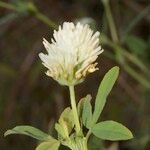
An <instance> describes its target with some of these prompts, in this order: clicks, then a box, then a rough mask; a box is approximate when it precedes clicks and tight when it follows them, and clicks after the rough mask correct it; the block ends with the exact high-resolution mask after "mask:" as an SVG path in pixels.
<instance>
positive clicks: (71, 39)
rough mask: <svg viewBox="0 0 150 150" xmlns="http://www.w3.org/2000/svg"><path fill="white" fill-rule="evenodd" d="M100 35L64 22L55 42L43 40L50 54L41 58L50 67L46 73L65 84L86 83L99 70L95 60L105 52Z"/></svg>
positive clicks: (41, 55) (55, 34) (82, 26)
mask: <svg viewBox="0 0 150 150" xmlns="http://www.w3.org/2000/svg"><path fill="white" fill-rule="evenodd" d="M99 35H100V33H99V32H98V31H97V32H96V33H93V31H92V30H91V29H90V28H89V26H88V25H87V24H86V25H82V24H80V23H77V24H76V25H75V24H73V23H72V22H64V23H63V26H62V27H61V26H59V29H58V31H56V30H54V33H53V38H52V39H51V43H49V42H48V41H47V40H46V39H43V44H44V47H45V48H46V50H47V54H43V53H40V54H39V57H40V58H41V60H42V61H43V65H44V66H45V67H46V68H48V71H47V72H46V74H47V75H48V76H50V77H52V78H53V79H55V80H56V81H58V82H59V83H60V84H62V85H67V86H69V85H76V84H78V83H80V82H82V81H83V80H84V79H85V77H86V76H87V74H89V73H92V72H94V71H96V70H98V68H97V67H96V65H97V63H96V62H95V61H96V59H97V57H98V55H99V54H101V53H102V52H103V50H102V49H101V46H100V44H99Z"/></svg>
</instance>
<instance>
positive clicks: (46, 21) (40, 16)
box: [35, 12, 58, 29]
mask: <svg viewBox="0 0 150 150" xmlns="http://www.w3.org/2000/svg"><path fill="white" fill-rule="evenodd" d="M35 17H36V18H37V19H38V20H40V21H41V22H43V23H44V24H47V25H48V26H50V27H52V28H53V29H57V28H58V26H57V25H56V24H55V23H54V22H53V21H52V20H50V19H49V18H48V17H47V16H45V15H44V14H42V13H40V12H37V13H36V14H35Z"/></svg>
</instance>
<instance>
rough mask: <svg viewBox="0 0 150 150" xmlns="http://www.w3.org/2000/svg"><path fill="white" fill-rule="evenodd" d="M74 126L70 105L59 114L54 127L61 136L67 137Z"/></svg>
mask: <svg viewBox="0 0 150 150" xmlns="http://www.w3.org/2000/svg"><path fill="white" fill-rule="evenodd" d="M73 127H74V120H73V113H72V110H71V108H70V107H67V108H66V109H65V110H64V111H63V112H62V114H61V116H60V118H59V120H58V123H56V124H55V129H56V130H57V132H58V133H59V134H60V135H61V136H62V137H63V138H68V137H69V134H70V133H71V131H72V129H73Z"/></svg>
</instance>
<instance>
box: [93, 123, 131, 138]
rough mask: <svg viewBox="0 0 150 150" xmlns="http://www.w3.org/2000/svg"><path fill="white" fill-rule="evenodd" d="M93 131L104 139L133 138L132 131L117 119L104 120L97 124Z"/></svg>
mask: <svg viewBox="0 0 150 150" xmlns="http://www.w3.org/2000/svg"><path fill="white" fill-rule="evenodd" d="M91 131H92V133H93V134H94V135H95V136H96V137H98V138H101V139H103V140H110V141H118V140H128V139H131V138H133V135H132V133H131V131H130V130H129V129H128V128H126V127H125V126H123V125H122V124H120V123H118V122H115V121H103V122H100V123H98V124H95V125H94V126H93V127H92V129H91Z"/></svg>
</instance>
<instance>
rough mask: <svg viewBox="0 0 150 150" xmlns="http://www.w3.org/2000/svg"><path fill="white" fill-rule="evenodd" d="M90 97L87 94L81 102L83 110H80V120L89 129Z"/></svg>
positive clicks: (90, 121)
mask: <svg viewBox="0 0 150 150" xmlns="http://www.w3.org/2000/svg"><path fill="white" fill-rule="evenodd" d="M91 99H92V97H91V96H90V95H87V96H86V97H85V100H84V104H83V111H82V121H83V124H84V125H85V126H86V127H87V128H88V129H89V128H90V127H91V125H92V106H91V103H90V101H91Z"/></svg>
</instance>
